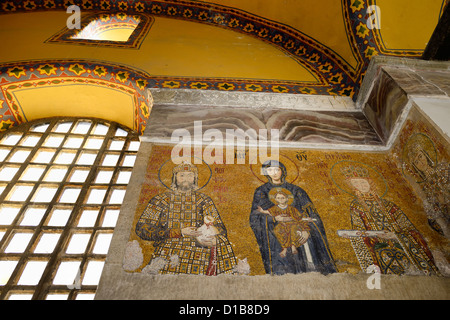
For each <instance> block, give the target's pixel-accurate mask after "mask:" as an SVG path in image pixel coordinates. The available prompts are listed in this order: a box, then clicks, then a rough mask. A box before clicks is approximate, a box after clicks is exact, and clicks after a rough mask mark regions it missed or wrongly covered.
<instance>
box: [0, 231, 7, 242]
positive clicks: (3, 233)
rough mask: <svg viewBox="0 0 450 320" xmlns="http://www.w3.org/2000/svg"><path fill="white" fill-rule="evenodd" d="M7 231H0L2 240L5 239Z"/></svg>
mask: <svg viewBox="0 0 450 320" xmlns="http://www.w3.org/2000/svg"><path fill="white" fill-rule="evenodd" d="M5 233H6V232H5V231H0V241H2V239H3V236H4V235H5Z"/></svg>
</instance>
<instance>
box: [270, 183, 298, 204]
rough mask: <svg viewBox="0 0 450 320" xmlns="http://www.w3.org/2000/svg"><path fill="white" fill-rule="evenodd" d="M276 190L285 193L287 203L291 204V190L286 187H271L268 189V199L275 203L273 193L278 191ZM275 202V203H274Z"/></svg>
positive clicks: (292, 197) (292, 199)
mask: <svg viewBox="0 0 450 320" xmlns="http://www.w3.org/2000/svg"><path fill="white" fill-rule="evenodd" d="M278 192H283V193H284V194H286V195H287V197H288V199H289V200H288V205H291V204H292V203H293V202H294V196H293V195H292V192H290V191H289V190H288V189H286V188H281V187H275V188H272V189H270V191H269V199H270V201H272V202H273V203H275V199H274V198H275V195H276V194H277V193H278ZM272 199H273V200H272ZM275 204H276V203H275Z"/></svg>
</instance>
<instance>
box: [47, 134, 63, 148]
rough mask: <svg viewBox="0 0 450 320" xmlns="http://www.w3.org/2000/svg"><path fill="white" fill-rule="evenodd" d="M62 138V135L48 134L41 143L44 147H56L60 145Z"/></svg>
mask: <svg viewBox="0 0 450 320" xmlns="http://www.w3.org/2000/svg"><path fill="white" fill-rule="evenodd" d="M63 140H64V136H49V137H48V138H47V140H46V141H45V142H44V144H43V145H44V147H53V148H57V147H59V146H60V145H61V143H62V142H63Z"/></svg>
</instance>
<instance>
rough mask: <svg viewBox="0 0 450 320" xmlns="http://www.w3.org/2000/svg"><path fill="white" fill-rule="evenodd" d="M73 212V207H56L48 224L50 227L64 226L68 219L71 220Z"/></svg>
mask: <svg viewBox="0 0 450 320" xmlns="http://www.w3.org/2000/svg"><path fill="white" fill-rule="evenodd" d="M71 213H72V210H71V209H55V210H53V212H52V215H51V217H50V220H49V221H48V223H47V225H48V226H50V227H63V226H65V225H66V223H67V220H69V217H70V214H71Z"/></svg>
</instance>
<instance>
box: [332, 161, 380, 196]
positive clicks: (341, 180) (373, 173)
mask: <svg viewBox="0 0 450 320" xmlns="http://www.w3.org/2000/svg"><path fill="white" fill-rule="evenodd" d="M348 165H357V166H360V167H364V168H365V169H367V170H368V172H369V178H370V179H371V180H372V181H373V186H374V188H375V189H376V192H377V194H378V195H380V197H384V195H385V194H386V193H387V190H388V186H387V182H386V180H385V179H384V177H383V175H382V174H381V173H379V172H378V171H377V170H375V169H374V168H372V167H371V166H368V165H367V164H365V163H362V162H358V161H351V160H342V161H339V162H336V163H335V164H334V165H333V167H331V170H330V177H331V180H332V181H333V182H334V184H335V185H336V186H337V187H338V188H339V189H341V190H342V191H344V192H345V193H347V194H349V195H352V196H354V197H355V193H354V192H353V190H352V189H351V188H350V186H348V184H347V182H346V180H347V179H346V177H345V176H344V174H343V173H342V171H341V169H342V168H343V167H345V166H348Z"/></svg>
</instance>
